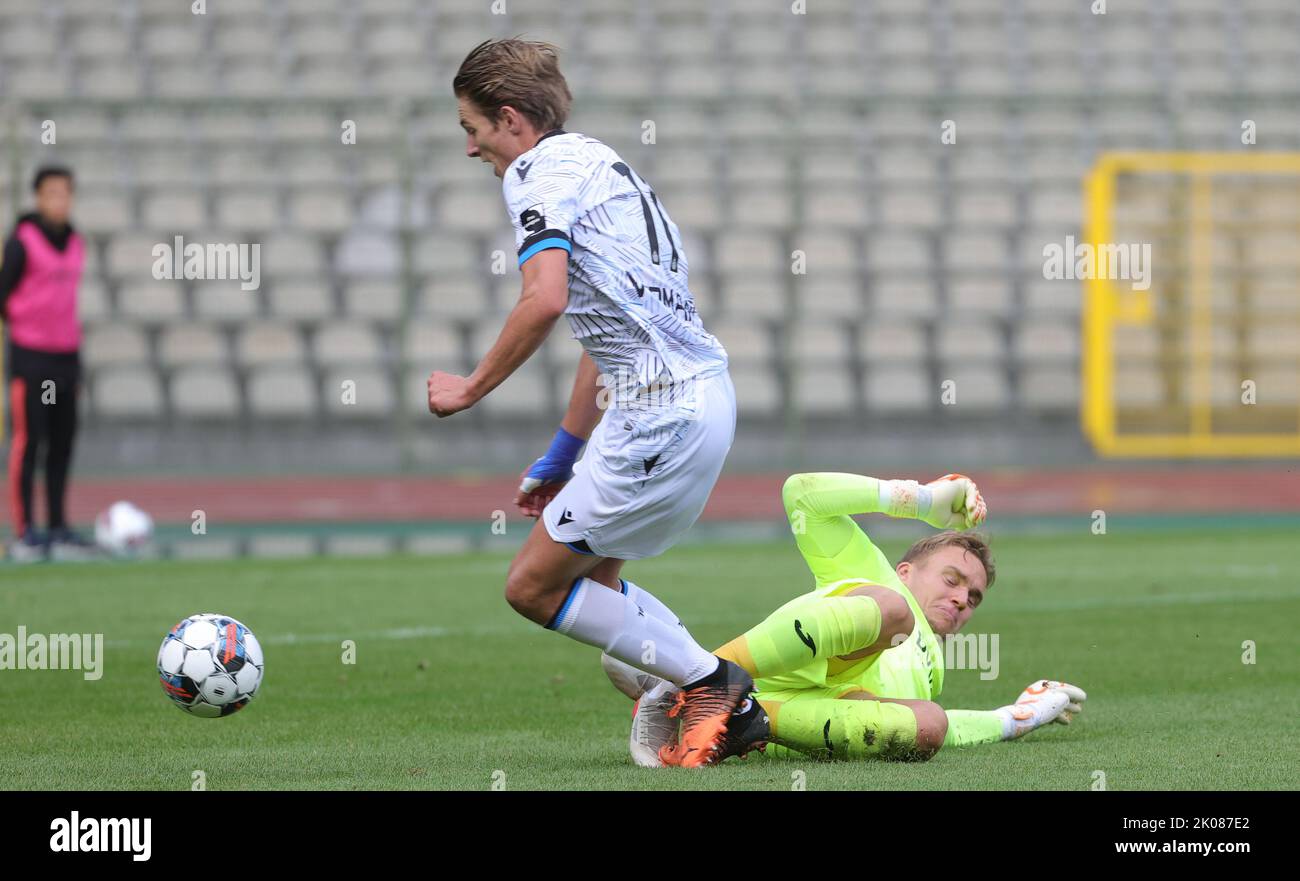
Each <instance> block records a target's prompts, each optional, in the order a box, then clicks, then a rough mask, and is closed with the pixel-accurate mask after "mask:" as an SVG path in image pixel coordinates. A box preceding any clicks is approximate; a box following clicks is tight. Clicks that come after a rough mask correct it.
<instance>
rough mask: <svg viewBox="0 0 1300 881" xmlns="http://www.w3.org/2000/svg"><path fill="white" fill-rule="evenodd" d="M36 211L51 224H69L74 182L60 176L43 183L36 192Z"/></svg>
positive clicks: (49, 178) (47, 179) (48, 178)
mask: <svg viewBox="0 0 1300 881" xmlns="http://www.w3.org/2000/svg"><path fill="white" fill-rule="evenodd" d="M36 211H37V213H38V214H40V215H41V216H42V217H44V218H45V219H46V220H47V221H49V222H50V223H54V224H59V225H63V224H65V223H67V222H68V217H69V216H70V215H71V213H72V182H71V181H70V180H68V179H67V178H66V177H58V176H54V177H47V178H46V179H45V180H43V181H41V188H40V189H39V190H37V191H36Z"/></svg>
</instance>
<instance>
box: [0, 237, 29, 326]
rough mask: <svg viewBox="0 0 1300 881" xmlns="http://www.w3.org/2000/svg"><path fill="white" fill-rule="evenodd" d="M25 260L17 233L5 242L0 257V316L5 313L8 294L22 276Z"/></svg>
mask: <svg viewBox="0 0 1300 881" xmlns="http://www.w3.org/2000/svg"><path fill="white" fill-rule="evenodd" d="M26 260H27V250H26V249H25V248H24V247H23V243H22V242H20V241H19V240H18V236H17V234H14V235H12V236H10V237H9V239H8V240H7V241H6V242H5V247H4V256H3V257H0V318H3V317H4V315H5V307H6V305H7V303H8V300H9V295H10V294H11V293H13V290H14V288H16V287H18V282H19V280H20V279H22V277H23V268H24V264H25V263H26Z"/></svg>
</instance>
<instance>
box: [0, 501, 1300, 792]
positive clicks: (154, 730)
mask: <svg viewBox="0 0 1300 881" xmlns="http://www.w3.org/2000/svg"><path fill="white" fill-rule="evenodd" d="M994 541H995V545H994V547H995V552H996V554H997V558H998V564H999V578H998V580H997V583H996V584H995V585H994V587H993V588H992V589H991V590H990V592H989V596H988V599H987V600H986V602H985V604H984V605H983V606H982V607H981V608H980V610H979V612H978V613H977V614H976V615H975V617H974V618H973V620H972V622H971V624H970V626H969V628H968V629H969V631H972V632H984V633H997V634H998V635H999V640H1000V643H999V647H1000V671H999V676H998V678H997V679H996V680H994V681H981V680H980V678H979V673H978V671H976V670H963V671H950V672H949V674H948V676H947V680H946V688H945V691H944V693H943V695H942V696H941V698H940V702H941V703H942V704H944V705H945V706H947V707H964V708H975V709H988V708H992V707H996V706H999V705H1002V704H1005V703H1009V702H1010V701H1012V700H1014V699H1015V697H1016V695H1017V694H1018V693H1019V692H1020V690H1021V689H1022V688H1023V687H1024V686H1025V685H1026V684H1028V683H1029V682H1031V681H1032V680H1034V679H1037V678H1040V677H1054V678H1065V679H1067V680H1069V681H1071V682H1075V683H1077V684H1079V685H1081V686H1083V687H1084V688H1085V689H1086V690H1087V691H1088V694H1089V700H1088V704H1087V708H1086V710H1085V712H1084V713H1083V716H1082V717H1081V719H1079V720H1078V722H1077V723H1076V724H1075V725H1072V726H1070V727H1064V726H1050V727H1049V728H1047V729H1044V730H1041V731H1038V732H1035V733H1034V734H1031V735H1030V736H1029V737H1027V738H1025V739H1024V740H1021V741H1018V742H1014V743H1005V744H996V745H992V746H987V747H983V748H977V749H970V750H966V751H944V752H941V753H940V754H939V755H938V756H937V757H935V758H934V759H933V760H932V761H931V762H929V763H927V764H886V763H875V762H867V763H848V762H837V763H820V762H814V761H810V760H800V761H790V760H775V759H771V758H766V757H751V758H750V759H748V760H746V761H744V762H740V761H735V760H733V761H731V762H728V763H726V764H725V765H724V766H722V767H719V768H715V769H705V770H700V771H685V770H681V769H670V770H665V771H648V770H642V769H638V768H636V767H634V766H632V765H631V764H630V761H629V759H628V758H627V754H626V736H627V726H628V721H629V711H630V702H629V701H628V700H627V699H626V698H624V697H623V696H622V695H620V694H618V693H616V692H615V691H614V690H613V689H612V688H611V687H610V685H609V684H608V682H607V681H606V679H605V677H604V675H603V674H602V672H601V670H600V665H599V663H598V661H597V653H596V651H595V650H594V649H590V648H587V647H584V646H581V645H578V644H575V643H573V642H571V641H570V640H567V639H564V638H562V637H560V636H557V635H556V634H553V633H548V632H545V631H543V630H542V629H540V628H538V627H535V626H534V625H531V624H529V623H528V622H526V621H524V620H523V619H522V618H519V617H518V616H516V615H515V613H514V612H513V611H511V610H510V608H509V607H508V606H507V605H506V604H505V602H504V600H503V599H502V596H501V584H502V580H503V578H504V575H505V571H506V566H507V563H508V557H507V556H506V555H485V554H478V555H466V556H457V557H443V558H436V557H424V558H416V557H394V558H386V559H351V560H338V559H321V558H317V559H307V560H283V561H256V560H230V561H216V562H212V561H202V562H200V561H179V560H178V561H157V562H138V563H102V564H87V565H81V566H76V565H59V566H42V567H36V568H23V569H18V568H13V567H10V568H9V569H7V570H6V571H4V572H3V573H0V632H4V633H14V632H15V628H16V627H17V625H19V624H23V625H26V627H27V630H28V632H32V633H36V632H39V633H59V632H72V633H83V632H91V633H95V632H102V633H103V634H104V639H105V660H104V676H103V678H102V679H101V680H99V681H94V682H92V681H86V680H84V678H83V677H82V674H81V672H80V671H15V670H0V707H2V711H0V788H5V789H28V788H39V789H164V790H166V789H188V788H190V786H191V781H192V779H193V777H192V775H193V772H194V771H196V770H201V771H203V772H204V774H205V776H206V783H207V788H209V789H212V790H223V789H263V788H265V789H419V788H457V789H489V788H492V786H493V784H494V781H495V782H497V783H498V785H503V786H504V787H505V788H507V789H756V790H772V789H789V788H791V786H792V783H793V782H794V781H795V780H796V779H797V778H799V777H800V776H801V775H800V774H799V773H798V772H802V779H803V780H804V781H805V785H806V787H807V788H808V789H809V790H817V789H930V790H934V789H971V788H975V789H979V788H999V789H1002V788H1011V789H1033V788H1051V789H1077V790H1087V789H1088V788H1089V787H1091V786H1092V785H1093V782H1094V779H1095V775H1094V772H1095V771H1102V772H1104V773H1105V783H1106V787H1107V788H1108V789H1114V790H1124V789H1234V788H1244V789H1251V788H1265V789H1268V788H1288V789H1294V788H1297V787H1298V786H1300V780H1298V779H1297V770H1296V769H1297V768H1300V752H1298V750H1297V746H1296V741H1295V720H1296V719H1297V718H1300V664H1298V663H1297V659H1298V658H1300V655H1298V653H1297V652H1296V648H1295V634H1294V631H1293V628H1294V626H1295V624H1296V622H1297V621H1300V585H1297V583H1296V579H1295V573H1296V572H1297V571H1300V543H1297V542H1296V540H1295V535H1294V531H1293V530H1289V529H1281V528H1277V527H1265V528H1261V529H1228V530H1224V531H1213V532H1212V531H1208V530H1203V531H1187V530H1182V531H1163V532H1162V531H1147V532H1139V533H1134V532H1127V531H1125V530H1124V529H1123V528H1122V524H1119V523H1118V522H1117V521H1113V522H1112V525H1111V530H1110V534H1109V535H1105V536H1094V535H1091V534H1090V533H1088V532H1087V531H1086V527H1085V529H1083V530H1081V531H1080V533H1079V534H1075V535H1072V536H1065V535H1051V536H1034V535H1026V536H1019V537H1015V536H1007V537H1002V538H997V537H996V536H995V540H994ZM882 546H883V547H884V550H885V551H886V552H887V553H888V554H889V555H890V557H891V558H894V559H896V557H897V555H898V554H899V553H900V552H901V550H902V549H903V546H904V543H903V542H899V541H888V542H882ZM625 574H627V576H628V577H629V578H631V579H633V580H634V581H637V582H638V583H640V584H643V585H644V586H645V587H646V588H648V589H649V590H651V591H652V592H654V593H656V594H658V595H659V596H660V597H661V598H662V599H664V600H665V601H666V602H668V603H669V604H670V605H671V606H672V607H673V608H674V609H675V610H676V611H677V612H678V614H680V615H681V616H682V618H683V619H684V620H685V621H686V623H687V624H688V626H690V628H691V630H692V632H693V633H694V634H695V636H696V637H697V638H698V639H699V640H700V642H701V643H703V644H705V645H706V646H708V647H714V646H716V645H719V644H721V643H722V642H723V641H725V640H726V639H729V638H730V637H732V636H734V635H735V634H737V633H739V632H741V631H742V630H744V629H745V628H746V627H748V626H749V625H751V624H752V623H753V622H755V621H757V620H758V619H759V618H760V617H762V616H763V615H765V614H766V613H767V612H769V611H771V610H772V609H774V608H775V607H776V606H777V605H779V604H780V603H781V602H783V601H784V600H786V599H787V598H789V597H790V596H793V595H794V594H796V593H798V592H801V591H803V590H806V589H808V588H809V587H811V582H810V578H809V576H808V573H807V571H806V570H805V569H804V568H803V564H802V561H801V560H800V558H799V556H798V554H797V552H796V551H795V549H794V546H793V544H792V543H788V544H784V543H777V544H760V545H726V546H691V547H681V548H677V549H674V550H672V551H670V552H668V553H667V554H666V555H665V556H663V557H661V558H659V559H655V560H646V561H640V562H637V563H633V564H629V566H628V567H627V569H626V572H625ZM201 611H212V612H222V613H225V614H229V615H234V616H235V617H237V618H239V619H241V620H243V621H244V622H245V623H247V624H248V625H249V626H250V627H252V628H253V630H254V632H255V633H257V635H258V636H259V638H260V639H261V640H262V642H263V645H264V647H265V649H266V659H267V671H266V680H265V684H264V685H263V687H262V690H261V692H260V693H259V694H258V696H257V698H256V699H255V700H254V701H253V702H252V703H251V704H250V705H249V706H248V707H247V708H246V709H245V710H243V711H242V712H240V713H238V714H236V715H235V716H232V717H230V718H226V719H214V720H209V719H198V718H193V717H190V716H188V715H187V714H184V713H182V712H180V711H179V710H177V709H175V708H174V707H172V706H171V704H170V702H169V701H168V700H167V699H166V698H165V697H164V696H163V693H162V691H161V689H160V688H159V685H158V681H157V676H156V674H155V670H154V664H155V656H156V653H157V649H158V644H159V642H160V640H161V638H162V636H163V634H164V633H165V632H166V631H167V630H168V628H170V627H171V625H172V624H173V623H175V621H177V620H178V619H180V618H182V617H184V616H186V615H190V614H193V613H195V612H201ZM346 639H351V640H354V641H355V643H356V664H355V665H351V666H348V665H344V664H343V663H342V655H343V649H342V642H343V641H344V640H346ZM1245 640H1253V641H1254V643H1255V646H1256V651H1257V659H1256V663H1254V664H1245V663H1243V661H1242V655H1243V648H1242V643H1243V642H1244V641H1245Z"/></svg>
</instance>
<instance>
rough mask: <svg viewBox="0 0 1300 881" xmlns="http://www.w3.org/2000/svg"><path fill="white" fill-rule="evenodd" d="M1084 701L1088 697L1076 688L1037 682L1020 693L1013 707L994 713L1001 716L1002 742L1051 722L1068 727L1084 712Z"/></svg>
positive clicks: (1057, 683)
mask: <svg viewBox="0 0 1300 881" xmlns="http://www.w3.org/2000/svg"><path fill="white" fill-rule="evenodd" d="M1087 699H1088V695H1087V693H1085V692H1084V690H1083V689H1082V688H1079V687H1078V686H1077V685H1070V684H1069V683H1068V682H1057V681H1056V680H1055V679H1040V680H1038V681H1037V682H1035V683H1034V684H1033V685H1031V686H1029V687H1028V688H1026V689H1025V690H1024V691H1022V692H1020V697H1018V698H1017V699H1016V702H1015V703H1014V704H1011V705H1009V706H1005V707H999V708H998V709H997V710H996V711H995V712H997V713H1000V714H1001V715H1002V739H1003V740H1013V739H1015V738H1017V737H1023V736H1024V735H1026V734H1028V733H1029V732H1030V731H1033V730H1034V729H1035V728H1041V727H1042V726H1044V725H1046V724H1048V723H1050V722H1057V723H1060V724H1061V725H1069V724H1070V722H1071V721H1072V720H1073V719H1074V717H1075V716H1076V715H1077V714H1079V713H1080V712H1082V711H1083V702H1084V701H1085V700H1087Z"/></svg>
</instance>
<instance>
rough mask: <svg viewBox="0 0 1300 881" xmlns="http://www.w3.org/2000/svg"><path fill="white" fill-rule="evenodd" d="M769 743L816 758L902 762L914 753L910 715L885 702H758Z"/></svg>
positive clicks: (913, 724)
mask: <svg viewBox="0 0 1300 881" xmlns="http://www.w3.org/2000/svg"><path fill="white" fill-rule="evenodd" d="M759 703H760V704H761V705H762V707H763V709H764V711H766V712H767V719H768V724H769V725H770V726H771V729H772V740H773V742H775V743H779V744H782V745H784V746H787V747H789V748H791V749H795V750H798V751H799V752H801V753H804V754H805V755H808V756H811V757H813V758H819V759H864V758H890V759H901V758H907V757H908V756H909V755H911V754H912V753H914V752H915V751H916V714H914V713H913V712H912V710H911V708H910V707H908V706H907V705H906V704H899V703H892V702H889V701H871V700H865V701H863V700H836V699H834V698H822V699H818V700H796V701H785V702H781V701H772V702H768V701H759Z"/></svg>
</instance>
